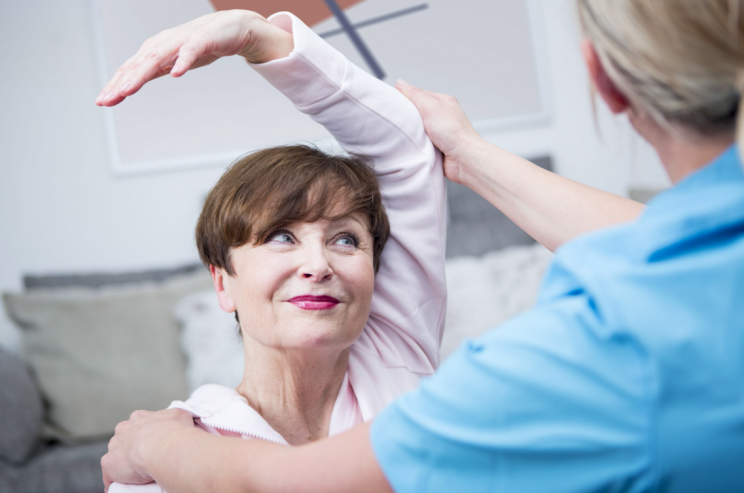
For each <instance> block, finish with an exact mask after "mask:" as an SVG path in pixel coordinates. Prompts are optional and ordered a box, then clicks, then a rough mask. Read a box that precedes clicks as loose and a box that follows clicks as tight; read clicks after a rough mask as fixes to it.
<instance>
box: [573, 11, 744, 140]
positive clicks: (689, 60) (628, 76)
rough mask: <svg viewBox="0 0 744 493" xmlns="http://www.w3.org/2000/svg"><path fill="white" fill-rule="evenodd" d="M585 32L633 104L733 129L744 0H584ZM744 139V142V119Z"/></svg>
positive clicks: (741, 78)
mask: <svg viewBox="0 0 744 493" xmlns="http://www.w3.org/2000/svg"><path fill="white" fill-rule="evenodd" d="M577 2H578V7H579V15H580V18H581V23H582V27H583V29H584V33H585V35H586V36H587V37H588V38H589V39H591V40H592V42H593V43H594V47H595V50H596V52H597V54H598V56H599V58H600V60H601V61H602V65H603V66H604V68H605V70H606V71H607V74H608V75H609V77H610V79H612V81H613V82H614V83H615V84H616V85H617V87H618V88H619V89H620V91H621V92H622V93H623V94H624V95H625V96H626V97H627V98H628V100H629V101H630V102H631V105H632V106H633V107H634V108H636V109H638V110H640V111H645V112H647V113H648V114H649V115H650V116H651V117H652V118H654V119H655V120H656V121H657V122H659V123H660V124H661V125H663V126H665V127H669V126H670V125H682V126H684V127H687V128H690V129H693V130H695V131H697V132H699V133H701V134H703V135H715V134H720V133H723V132H731V131H732V130H733V129H734V128H735V126H736V123H737V114H742V112H740V111H738V110H739V106H740V104H741V102H740V101H741V97H740V95H741V92H742V89H744V19H743V18H742V14H744V0H577ZM737 141H738V142H739V144H740V151H741V149H742V148H744V145H742V144H744V125H742V124H739V130H738V132H737Z"/></svg>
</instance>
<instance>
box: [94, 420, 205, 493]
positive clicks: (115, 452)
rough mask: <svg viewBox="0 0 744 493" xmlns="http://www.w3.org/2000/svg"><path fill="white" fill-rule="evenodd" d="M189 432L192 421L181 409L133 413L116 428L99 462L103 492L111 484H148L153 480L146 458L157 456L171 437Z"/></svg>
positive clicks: (192, 426)
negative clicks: (159, 448)
mask: <svg viewBox="0 0 744 493" xmlns="http://www.w3.org/2000/svg"><path fill="white" fill-rule="evenodd" d="M192 428H194V420H193V418H192V417H191V415H190V414H189V413H187V412H186V411H184V410H182V409H168V410H165V411H157V412H151V411H135V412H133V413H132V415H131V416H130V418H129V420H128V421H122V422H121V423H119V424H118V425H116V434H115V435H114V437H113V438H112V439H111V440H110V441H109V445H108V453H107V454H106V455H104V456H103V457H102V458H101V470H102V472H103V484H104V487H105V489H106V491H108V489H109V486H110V485H111V483H113V482H117V483H125V484H145V483H151V482H152V481H153V479H152V477H150V475H149V474H148V473H147V461H148V459H147V457H148V456H149V455H152V454H157V453H158V452H157V448H158V447H165V448H166V449H167V445H168V437H169V436H172V434H173V433H181V432H183V431H184V430H189V429H192Z"/></svg>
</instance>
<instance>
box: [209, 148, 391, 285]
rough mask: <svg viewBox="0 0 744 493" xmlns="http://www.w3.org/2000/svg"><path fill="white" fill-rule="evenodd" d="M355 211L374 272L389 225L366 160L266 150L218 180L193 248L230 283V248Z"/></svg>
mask: <svg viewBox="0 0 744 493" xmlns="http://www.w3.org/2000/svg"><path fill="white" fill-rule="evenodd" d="M356 212H360V213H362V214H364V215H365V216H367V217H368V218H369V225H370V233H371V234H372V238H373V247H372V248H373V262H374V270H375V272H377V270H378V269H379V267H380V254H381V253H382V248H383V247H384V246H385V242H386V241H387V239H388V237H389V236H390V225H389V223H388V218H387V214H386V213H385V208H384V206H383V205H382V196H381V194H380V187H379V183H378V181H377V176H376V175H375V173H374V171H373V170H372V168H371V167H370V166H369V162H368V160H367V159H365V158H363V157H360V156H351V157H345V156H334V155H329V154H326V153H324V152H323V151H320V150H319V149H316V148H314V147H310V146H306V145H293V146H285V147H273V148H270V149H264V150H261V151H257V152H254V153H252V154H249V155H247V156H243V157H242V158H240V159H238V160H237V161H236V162H234V163H233V164H232V165H231V166H230V167H229V168H228V169H227V171H226V172H225V174H223V175H222V177H221V178H220V180H219V181H218V182H217V184H216V185H215V186H214V188H213V189H212V190H211V191H210V192H209V195H208V196H207V199H206V201H205V203H204V208H203V209H202V212H201V215H200V216H199V222H198V223H197V226H196V245H197V247H198V249H199V256H200V257H201V259H202V262H204V263H205V264H206V265H208V266H209V265H214V266H215V267H219V268H221V269H224V270H225V271H227V273H228V274H229V275H231V276H234V275H235V270H234V269H233V266H232V262H231V261H230V250H231V249H232V248H237V247H240V246H243V245H245V244H247V243H260V242H262V241H265V240H266V239H267V237H268V236H269V235H270V234H271V233H273V232H274V231H276V230H277V229H279V228H282V227H285V226H287V225H289V224H292V223H294V222H300V221H301V222H313V221H317V220H319V219H329V220H335V219H340V218H342V217H345V216H348V215H349V214H353V213H356Z"/></svg>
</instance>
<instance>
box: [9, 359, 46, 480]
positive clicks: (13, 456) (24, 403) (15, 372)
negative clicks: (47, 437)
mask: <svg viewBox="0 0 744 493" xmlns="http://www.w3.org/2000/svg"><path fill="white" fill-rule="evenodd" d="M0 382H2V385H0V416H2V417H3V418H2V419H1V420H0V460H2V461H5V462H8V463H11V464H20V463H22V462H24V461H25V460H26V459H28V456H29V455H30V454H31V451H32V450H33V449H34V446H35V445H36V443H37V441H38V438H39V433H40V432H41V420H42V416H43V409H42V404H41V397H40V396H39V393H38V391H37V390H36V386H35V385H34V382H33V381H32V380H31V377H30V376H29V374H28V372H27V371H26V369H25V368H24V367H23V364H22V363H21V362H20V361H19V360H18V359H17V358H16V357H15V356H13V355H11V354H10V353H8V352H6V351H3V350H1V349H0ZM0 486H2V484H0ZM0 491H4V490H3V489H2V488H0ZM8 491H10V490H8Z"/></svg>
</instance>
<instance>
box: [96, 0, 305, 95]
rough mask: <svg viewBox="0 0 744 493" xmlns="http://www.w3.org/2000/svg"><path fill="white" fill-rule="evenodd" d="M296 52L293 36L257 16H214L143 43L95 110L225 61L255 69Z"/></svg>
mask: <svg viewBox="0 0 744 493" xmlns="http://www.w3.org/2000/svg"><path fill="white" fill-rule="evenodd" d="M293 49H294V41H293V38H292V34H290V33H289V32H287V31H285V30H284V29H282V28H280V27H278V26H276V25H274V24H273V23H271V22H269V21H268V20H266V19H265V18H264V17H262V16H261V15H259V14H256V13H254V12H250V11H247V10H227V11H222V12H215V13H213V14H208V15H205V16H203V17H200V18H198V19H195V20H193V21H191V22H187V23H186V24H182V25H180V26H178V27H174V28H173V29H167V30H165V31H163V32H161V33H160V34H158V35H156V36H153V37H152V38H150V39H148V40H147V41H145V42H144V44H143V45H142V47H141V48H140V49H139V51H138V52H137V53H136V54H135V55H134V56H133V57H132V58H130V59H129V60H127V62H126V63H124V65H122V66H121V67H120V68H119V69H118V70H117V71H116V73H115V74H114V76H113V78H112V79H111V80H110V81H109V83H108V84H106V87H104V88H103V90H102V91H101V93H100V94H99V96H98V97H97V98H96V104H97V105H99V106H114V105H116V104H119V103H120V102H122V101H123V100H124V99H125V98H126V97H127V96H131V95H132V94H134V93H136V92H137V91H139V90H140V88H141V87H142V86H143V85H144V84H146V83H147V82H149V81H151V80H153V79H156V78H158V77H162V76H163V75H166V74H170V75H172V76H173V77H180V76H182V75H183V74H185V73H186V72H187V71H189V70H191V69H195V68H199V67H203V66H205V65H209V64H210V63H212V62H214V61H215V60H217V59H218V58H221V57H224V56H230V55H241V56H243V57H244V58H245V59H246V60H248V61H249V62H251V63H264V62H268V61H271V60H275V59H278V58H283V57H285V56H287V55H289V54H290V53H291V52H292V50H293Z"/></svg>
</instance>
